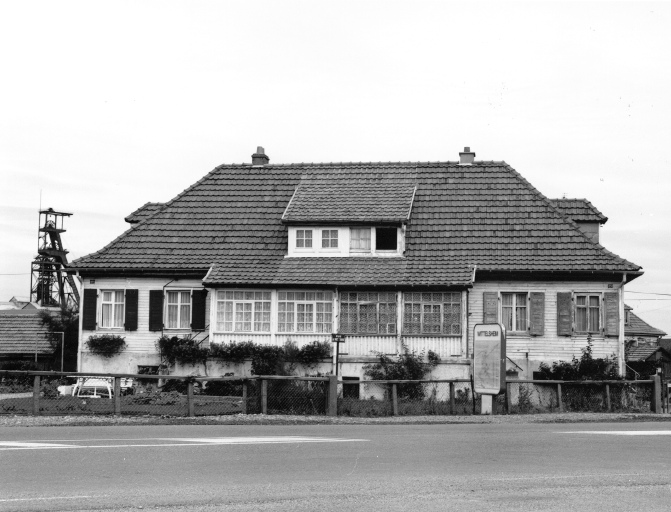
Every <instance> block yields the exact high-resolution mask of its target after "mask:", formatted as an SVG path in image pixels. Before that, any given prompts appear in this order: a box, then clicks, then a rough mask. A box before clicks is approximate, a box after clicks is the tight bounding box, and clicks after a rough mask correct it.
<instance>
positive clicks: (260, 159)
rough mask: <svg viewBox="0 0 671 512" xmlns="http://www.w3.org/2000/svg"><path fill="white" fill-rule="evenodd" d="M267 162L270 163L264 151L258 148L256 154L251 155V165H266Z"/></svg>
mask: <svg viewBox="0 0 671 512" xmlns="http://www.w3.org/2000/svg"><path fill="white" fill-rule="evenodd" d="M268 162H270V158H268V155H266V153H265V150H264V149H263V148H262V147H261V146H258V147H257V148H256V153H254V154H253V155H252V165H267V164H268Z"/></svg>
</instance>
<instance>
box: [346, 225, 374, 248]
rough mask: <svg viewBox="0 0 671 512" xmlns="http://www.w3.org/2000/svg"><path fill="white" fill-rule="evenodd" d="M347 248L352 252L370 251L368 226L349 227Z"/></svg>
mask: <svg viewBox="0 0 671 512" xmlns="http://www.w3.org/2000/svg"><path fill="white" fill-rule="evenodd" d="M349 233H350V235H349V248H350V251H352V252H370V228H351V229H350V231H349Z"/></svg>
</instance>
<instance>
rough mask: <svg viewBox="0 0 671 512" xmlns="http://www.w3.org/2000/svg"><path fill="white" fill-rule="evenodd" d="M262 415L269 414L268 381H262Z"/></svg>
mask: <svg viewBox="0 0 671 512" xmlns="http://www.w3.org/2000/svg"><path fill="white" fill-rule="evenodd" d="M261 414H268V381H267V380H265V379H262V380H261Z"/></svg>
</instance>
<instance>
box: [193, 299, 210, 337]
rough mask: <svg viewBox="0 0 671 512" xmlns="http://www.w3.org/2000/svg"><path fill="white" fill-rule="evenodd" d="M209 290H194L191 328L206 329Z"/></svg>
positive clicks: (196, 329) (195, 329)
mask: <svg viewBox="0 0 671 512" xmlns="http://www.w3.org/2000/svg"><path fill="white" fill-rule="evenodd" d="M206 297H207V290H194V291H193V295H192V298H191V306H192V308H193V310H192V311H191V329H192V330H194V331H202V330H203V329H205V304H206V302H207V301H206V300H205V299H206Z"/></svg>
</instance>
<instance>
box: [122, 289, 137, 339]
mask: <svg viewBox="0 0 671 512" xmlns="http://www.w3.org/2000/svg"><path fill="white" fill-rule="evenodd" d="M137 296H138V291H137V290H126V315H125V316H126V323H125V329H126V330H127V331H137Z"/></svg>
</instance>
